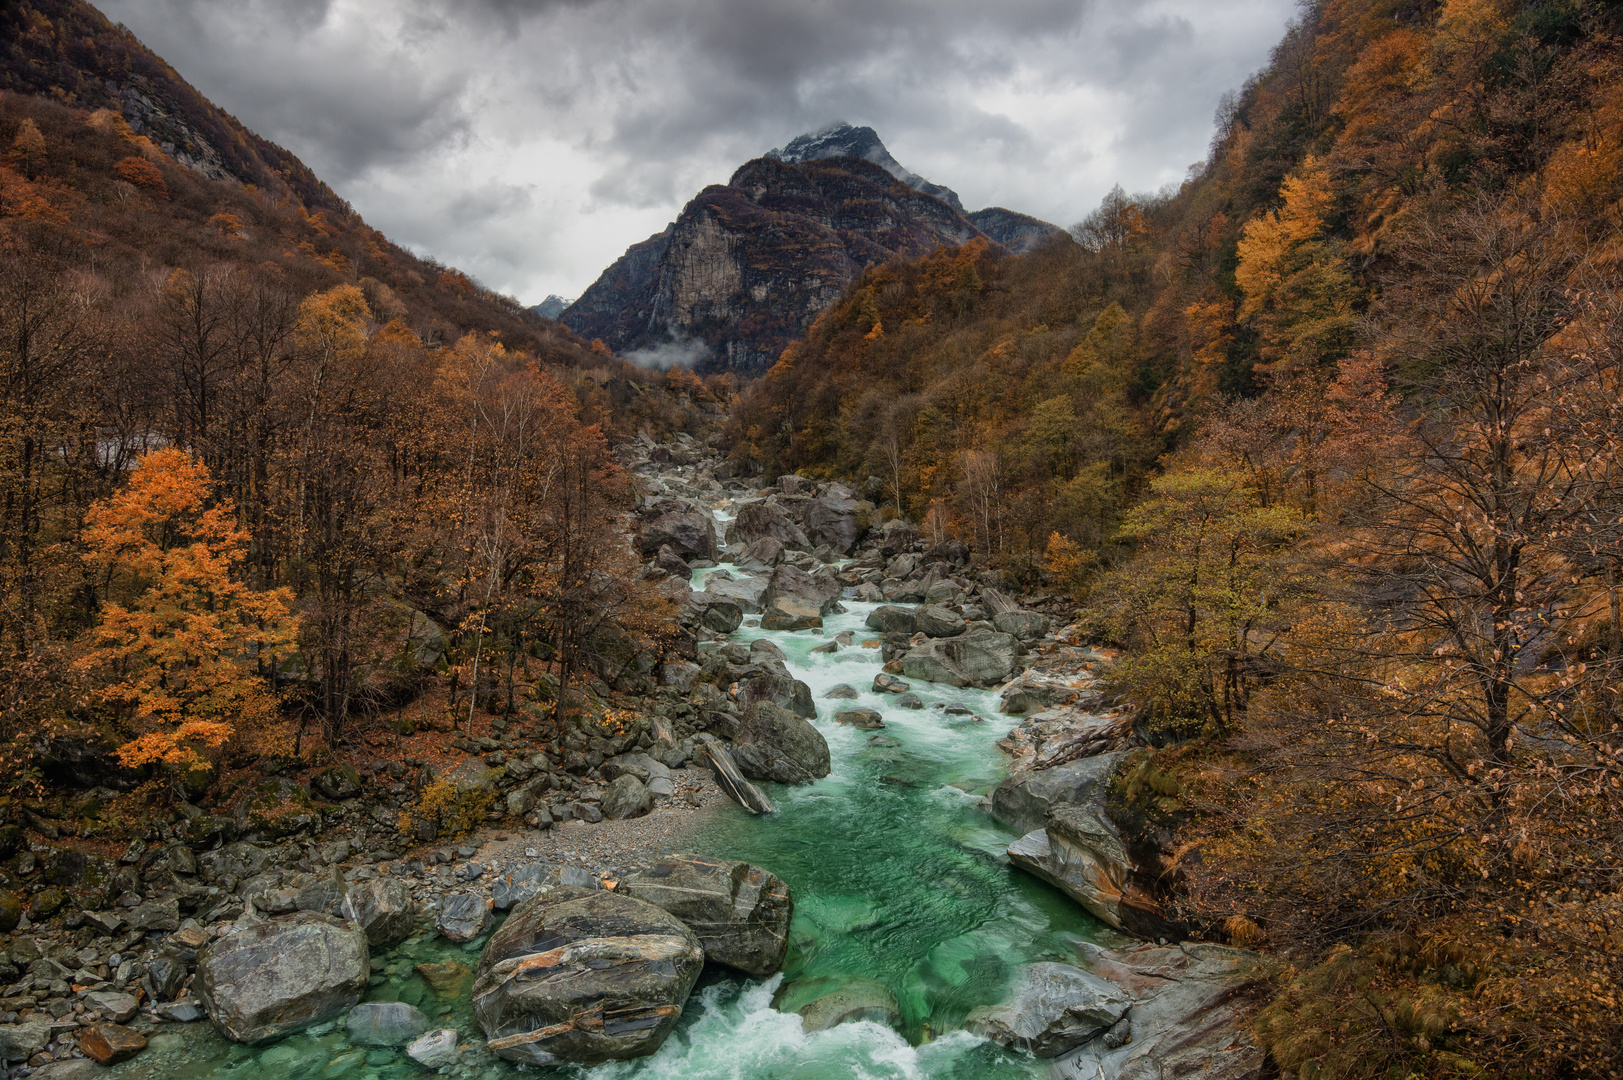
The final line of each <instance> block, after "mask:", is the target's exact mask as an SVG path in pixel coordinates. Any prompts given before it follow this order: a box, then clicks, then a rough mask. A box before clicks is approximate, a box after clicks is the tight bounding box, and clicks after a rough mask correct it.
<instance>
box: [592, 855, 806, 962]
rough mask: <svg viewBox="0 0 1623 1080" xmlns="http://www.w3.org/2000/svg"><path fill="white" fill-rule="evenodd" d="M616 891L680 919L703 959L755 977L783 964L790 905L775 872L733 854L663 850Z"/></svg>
mask: <svg viewBox="0 0 1623 1080" xmlns="http://www.w3.org/2000/svg"><path fill="white" fill-rule="evenodd" d="M618 891H620V892H623V893H625V894H626V895H627V896H634V897H636V898H637V899H639V900H645V901H647V902H648V903H650V904H653V905H654V906H655V907H658V908H661V909H663V910H665V911H668V912H670V913H671V914H672V915H674V916H676V917H677V918H678V919H681V920H682V922H683V923H684V924H685V925H686V926H687V927H688V928H689V929H691V930H692V931H693V932H694V933H695V934H697V935H698V937H699V943H700V944H701V945H703V946H704V953H705V958H706V959H707V960H713V961H715V962H716V963H718V964H726V965H727V966H729V967H734V968H737V969H738V970H740V971H743V972H745V973H747V974H750V975H756V976H760V977H765V976H767V975H771V974H773V973H774V972H776V971H778V970H779V969H780V968H782V967H783V958H784V954H785V953H786V952H787V951H788V949H789V922H790V920H791V918H793V916H794V908H795V905H794V900H793V899H792V898H791V897H790V895H789V886H787V885H785V884H784V883H783V880H782V879H781V878H779V877H778V876H777V875H776V874H772V873H769V872H768V871H765V870H762V869H761V868H760V867H758V866H752V865H751V864H749V863H746V862H738V861H736V860H732V859H715V858H711V857H709V856H706V855H667V856H665V857H664V858H663V859H660V860H659V862H657V863H655V864H654V865H653V866H651V867H649V868H648V869H647V870H644V871H642V872H641V873H639V874H635V875H633V876H631V877H629V878H627V879H625V880H624V881H622V882H621V883H620V886H619V890H618Z"/></svg>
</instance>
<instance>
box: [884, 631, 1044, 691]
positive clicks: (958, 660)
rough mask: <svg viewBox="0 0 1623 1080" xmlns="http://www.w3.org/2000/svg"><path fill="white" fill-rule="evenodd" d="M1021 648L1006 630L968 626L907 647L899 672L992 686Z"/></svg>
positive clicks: (1013, 662)
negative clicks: (974, 628)
mask: <svg viewBox="0 0 1623 1080" xmlns="http://www.w3.org/2000/svg"><path fill="white" fill-rule="evenodd" d="M1023 651H1024V650H1023V647H1022V646H1021V645H1020V643H1019V641H1017V640H1016V639H1015V638H1014V637H1012V636H1010V635H1009V634H999V633H997V632H996V631H994V630H970V631H968V632H966V633H963V634H960V635H958V636H957V637H949V638H936V639H934V640H932V641H929V642H926V643H925V644H923V645H920V646H919V647H918V648H916V649H912V650H909V651H908V653H907V655H906V656H904V657H902V674H904V675H906V676H907V677H908V678H910V679H923V680H925V681H926V682H938V683H946V684H947V685H948V686H993V685H995V684H997V683H1000V682H1002V681H1004V680H1005V679H1007V678H1008V677H1009V676H1010V675H1011V674H1012V673H1013V672H1014V670H1015V666H1016V662H1017V659H1018V657H1019V656H1020V654H1021V653H1022V652H1023Z"/></svg>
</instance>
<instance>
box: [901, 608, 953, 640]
mask: <svg viewBox="0 0 1623 1080" xmlns="http://www.w3.org/2000/svg"><path fill="white" fill-rule="evenodd" d="M913 623H914V625H915V626H917V627H918V629H919V632H920V633H922V634H926V635H928V636H929V637H933V638H949V637H957V636H958V635H959V634H962V633H963V632H964V617H963V616H962V615H960V614H958V613H957V612H956V611H953V610H952V609H951V608H945V607H942V606H941V605H940V604H920V605H919V609H918V611H916V612H915V613H914V615H913Z"/></svg>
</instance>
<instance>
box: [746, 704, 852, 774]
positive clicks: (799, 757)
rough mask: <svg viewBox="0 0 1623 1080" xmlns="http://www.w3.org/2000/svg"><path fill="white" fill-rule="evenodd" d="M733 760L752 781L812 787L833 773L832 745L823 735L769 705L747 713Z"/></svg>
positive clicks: (760, 705) (781, 709) (753, 708)
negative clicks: (830, 766) (831, 761)
mask: <svg viewBox="0 0 1623 1080" xmlns="http://www.w3.org/2000/svg"><path fill="white" fill-rule="evenodd" d="M733 757H734V759H735V760H737V762H738V767H739V769H740V770H741V771H742V772H743V773H744V775H745V776H747V777H749V778H750V779H752V780H772V781H775V782H777V783H780V784H808V783H810V782H811V781H813V780H817V779H820V778H822V777H824V776H827V775H828V773H829V754H828V743H827V741H825V740H824V738H823V735H822V732H820V731H818V730H817V729H816V728H814V727H812V726H811V724H809V723H807V722H806V721H805V720H803V719H802V718H801V717H799V716H796V715H795V714H794V713H792V712H790V711H789V710H788V709H784V708H780V707H778V706H777V705H774V704H772V703H771V702H768V701H758V702H756V703H755V704H753V705H751V706H750V707H749V708H747V709H745V710H744V715H743V716H742V717H741V718H740V719H739V721H738V734H737V735H736V736H735V737H734V738H733Z"/></svg>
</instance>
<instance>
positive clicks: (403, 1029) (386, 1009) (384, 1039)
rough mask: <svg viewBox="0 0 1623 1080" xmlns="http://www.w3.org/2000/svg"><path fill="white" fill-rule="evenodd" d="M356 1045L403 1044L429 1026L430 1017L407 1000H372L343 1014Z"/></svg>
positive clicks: (345, 1024)
mask: <svg viewBox="0 0 1623 1080" xmlns="http://www.w3.org/2000/svg"><path fill="white" fill-rule="evenodd" d="M344 1026H345V1028H347V1029H348V1031H349V1041H350V1042H352V1043H354V1044H356V1045H357V1046H400V1045H403V1044H405V1043H409V1042H411V1041H412V1040H413V1039H415V1038H417V1036H419V1035H421V1034H422V1033H423V1032H425V1031H427V1030H428V1017H426V1016H424V1015H423V1014H422V1012H421V1011H420V1010H418V1009H417V1008H416V1007H415V1006H412V1005H408V1004H407V1003H406V1002H404V1001H369V1002H367V1003H366V1004H364V1005H357V1006H355V1007H354V1008H353V1009H351V1010H350V1011H349V1015H348V1016H347V1017H345V1018H344Z"/></svg>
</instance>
